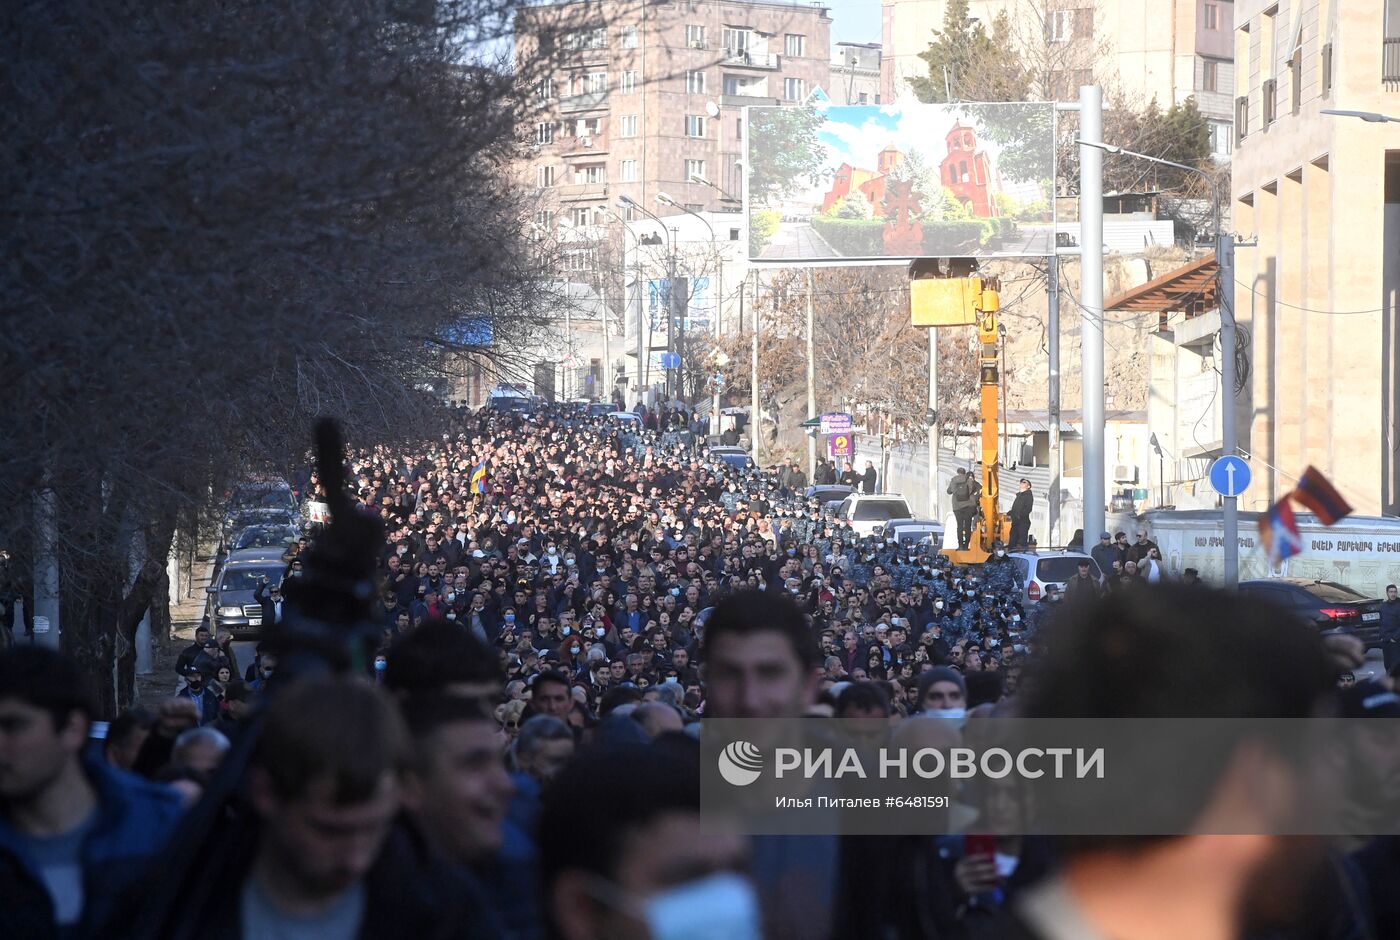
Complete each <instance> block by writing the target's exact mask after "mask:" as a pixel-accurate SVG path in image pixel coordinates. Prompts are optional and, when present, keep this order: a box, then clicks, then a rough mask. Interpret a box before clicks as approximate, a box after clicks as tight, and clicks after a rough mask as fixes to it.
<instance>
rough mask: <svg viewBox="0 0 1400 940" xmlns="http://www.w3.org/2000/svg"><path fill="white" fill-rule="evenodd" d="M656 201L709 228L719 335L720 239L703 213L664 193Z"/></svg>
mask: <svg viewBox="0 0 1400 940" xmlns="http://www.w3.org/2000/svg"><path fill="white" fill-rule="evenodd" d="M656 201H657V202H659V203H661V204H662V205H667V206H671V207H673V208H676V209H679V210H681V211H682V212H684V213H685V214H686V215H693V216H695V217H696V218H697V219H699V220H700V221H701V222H703V223H705V228H707V229H709V232H710V244H711V245H713V246H714V249H715V327H714V329H715V336H716V337H718V336H719V335H720V333H721V330H720V324H722V323H723V322H724V256H723V255H722V254H721V253H720V250H719V245H720V241H719V238H718V237H716V235H715V227H714V226H713V225H711V224H710V220H709V219H707V218H705V217H704V216H703V215H701V214H700V213H698V212H696V211H694V210H692V209H688V208H686V207H685V206H683V205H681V204H680V203H679V202H676V200H675V199H673V198H672V197H671V196H668V195H666V194H665V193H657V194H656ZM682 332H684V331H683V330H682ZM681 369H682V370H684V369H685V363H684V362H682V363H681ZM681 374H682V375H684V374H685V373H684V371H682V373H681Z"/></svg>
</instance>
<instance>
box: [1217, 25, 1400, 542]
mask: <svg viewBox="0 0 1400 940" xmlns="http://www.w3.org/2000/svg"><path fill="white" fill-rule="evenodd" d="M1235 13H1236V20H1235V61H1236V63H1237V65H1238V69H1237V73H1236V74H1237V75H1238V81H1237V86H1236V95H1237V97H1236V126H1235V133H1236V144H1235V156H1234V163H1233V182H1232V190H1233V192H1232V198H1233V202H1234V205H1233V210H1234V219H1235V229H1236V231H1237V232H1238V233H1239V234H1240V235H1241V236H1243V237H1245V238H1247V239H1251V240H1253V239H1257V245H1246V246H1242V247H1240V248H1238V249H1237V251H1236V261H1235V263H1236V286H1235V297H1236V309H1237V311H1238V319H1239V322H1240V324H1241V325H1242V326H1243V327H1244V328H1245V329H1247V330H1248V332H1249V334H1250V338H1251V340H1252V342H1251V345H1250V348H1249V353H1250V355H1249V359H1250V380H1251V384H1250V388H1249V392H1250V393H1251V396H1252V399H1251V408H1250V410H1251V412H1252V420H1251V421H1249V422H1248V424H1245V423H1242V424H1241V446H1242V447H1244V448H1246V449H1247V451H1248V454H1249V455H1250V456H1251V458H1252V464H1253V466H1252V469H1253V471H1254V479H1255V481H1256V482H1255V483H1254V485H1253V486H1252V487H1251V488H1250V491H1249V492H1248V493H1247V494H1246V499H1245V503H1246V507H1245V508H1249V509H1264V508H1265V507H1266V506H1267V505H1268V504H1269V503H1270V502H1272V501H1274V500H1276V499H1278V498H1279V497H1280V496H1281V495H1282V494H1284V493H1286V492H1287V491H1288V490H1289V489H1290V488H1291V486H1292V483H1293V478H1294V477H1297V476H1299V475H1300V474H1301V473H1302V471H1303V470H1304V469H1305V468H1306V467H1307V466H1308V465H1309V464H1313V465H1315V466H1317V467H1318V468H1319V469H1321V470H1322V471H1323V472H1324V473H1326V474H1327V475H1328V477H1330V478H1331V479H1332V480H1333V481H1334V482H1335V483H1336V484H1337V486H1338V488H1339V489H1340V490H1341V492H1342V493H1343V495H1344V496H1346V498H1347V499H1348V500H1349V501H1350V502H1351V503H1352V505H1353V507H1355V509H1356V510H1357V511H1358V512H1361V513H1366V514H1375V513H1381V512H1383V513H1389V514H1398V513H1400V434H1397V430H1398V429H1400V426H1398V425H1397V408H1400V405H1398V404H1397V402H1400V355H1397V352H1400V348H1398V347H1400V340H1397V334H1398V333H1400V309H1398V308H1400V123H1371V122H1368V121H1364V120H1360V119H1358V118H1356V117H1347V116H1339V115H1329V114H1325V113H1323V111H1324V110H1325V109H1339V110H1350V111H1362V112H1379V113H1380V114H1386V115H1390V116H1391V117H1392V119H1393V120H1395V119H1400V2H1397V0H1375V2H1367V3H1361V2H1356V3H1353V2H1346V3H1344V2H1342V0H1276V2H1275V0H1270V2H1265V0H1240V2H1239V3H1238V4H1236V11H1235ZM1372 117H1375V115H1372ZM1246 427H1247V428H1248V436H1247V437H1246V435H1245V433H1244V432H1245V428H1246Z"/></svg>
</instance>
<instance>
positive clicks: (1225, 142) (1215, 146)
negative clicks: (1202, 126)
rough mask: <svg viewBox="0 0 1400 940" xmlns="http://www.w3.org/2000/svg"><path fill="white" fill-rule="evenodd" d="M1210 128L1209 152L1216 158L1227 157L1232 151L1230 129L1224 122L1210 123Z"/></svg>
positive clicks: (1232, 142) (1232, 141)
mask: <svg viewBox="0 0 1400 940" xmlns="http://www.w3.org/2000/svg"><path fill="white" fill-rule="evenodd" d="M1208 126H1209V128H1210V152H1211V153H1212V154H1214V155H1215V156H1217V157H1228V156H1229V155H1230V152H1231V151H1232V150H1234V149H1235V148H1234V143H1235V140H1234V135H1233V134H1232V133H1231V130H1232V128H1231V127H1230V125H1229V124H1227V123H1225V122H1224V121H1212V122H1211V123H1210V124H1209V125H1208Z"/></svg>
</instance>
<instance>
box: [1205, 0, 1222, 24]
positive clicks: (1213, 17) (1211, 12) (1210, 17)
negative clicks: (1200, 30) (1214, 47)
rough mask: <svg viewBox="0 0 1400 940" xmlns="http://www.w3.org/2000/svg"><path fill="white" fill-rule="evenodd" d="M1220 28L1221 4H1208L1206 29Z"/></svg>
mask: <svg viewBox="0 0 1400 940" xmlns="http://www.w3.org/2000/svg"><path fill="white" fill-rule="evenodd" d="M1219 28H1220V4H1218V3H1207V4H1206V29H1219Z"/></svg>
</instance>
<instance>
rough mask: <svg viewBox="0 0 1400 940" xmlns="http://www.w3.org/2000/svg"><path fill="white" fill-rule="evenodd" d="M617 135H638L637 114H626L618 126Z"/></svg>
mask: <svg viewBox="0 0 1400 940" xmlns="http://www.w3.org/2000/svg"><path fill="white" fill-rule="evenodd" d="M617 136H619V137H636V136H637V116H636V115H635V114H624V115H623V116H622V120H621V121H620V122H619V123H618V126H617Z"/></svg>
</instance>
